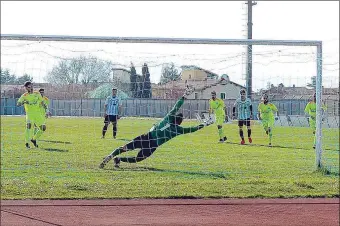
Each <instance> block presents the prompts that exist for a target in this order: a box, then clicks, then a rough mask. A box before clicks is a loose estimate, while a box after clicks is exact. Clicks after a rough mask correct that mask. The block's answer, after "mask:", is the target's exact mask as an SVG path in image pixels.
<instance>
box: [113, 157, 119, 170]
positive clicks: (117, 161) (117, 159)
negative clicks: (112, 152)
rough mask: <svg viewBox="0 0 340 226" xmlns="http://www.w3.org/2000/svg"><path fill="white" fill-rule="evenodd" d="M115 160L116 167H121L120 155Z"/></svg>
mask: <svg viewBox="0 0 340 226" xmlns="http://www.w3.org/2000/svg"><path fill="white" fill-rule="evenodd" d="M113 162H114V163H115V167H116V168H119V164H120V158H119V157H116V158H114V159H113Z"/></svg>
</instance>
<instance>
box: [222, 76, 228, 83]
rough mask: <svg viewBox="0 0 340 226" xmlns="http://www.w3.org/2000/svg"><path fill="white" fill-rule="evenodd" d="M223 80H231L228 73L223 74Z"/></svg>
mask: <svg viewBox="0 0 340 226" xmlns="http://www.w3.org/2000/svg"><path fill="white" fill-rule="evenodd" d="M221 81H227V82H228V81H229V76H228V75H227V74H223V75H222V76H221Z"/></svg>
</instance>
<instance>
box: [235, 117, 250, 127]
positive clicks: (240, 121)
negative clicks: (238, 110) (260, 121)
mask: <svg viewBox="0 0 340 226" xmlns="http://www.w3.org/2000/svg"><path fill="white" fill-rule="evenodd" d="M243 125H245V126H250V118H247V119H245V120H238V126H243Z"/></svg>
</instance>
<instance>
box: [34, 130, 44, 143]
mask: <svg viewBox="0 0 340 226" xmlns="http://www.w3.org/2000/svg"><path fill="white" fill-rule="evenodd" d="M43 133H44V131H42V130H41V129H39V130H38V132H37V133H36V134H35V135H34V136H33V140H38V139H39V137H40V136H41V135H42V134H43Z"/></svg>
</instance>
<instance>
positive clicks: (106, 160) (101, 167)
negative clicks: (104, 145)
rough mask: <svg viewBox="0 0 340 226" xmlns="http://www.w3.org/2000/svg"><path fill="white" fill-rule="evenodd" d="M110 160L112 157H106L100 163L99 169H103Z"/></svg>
mask: <svg viewBox="0 0 340 226" xmlns="http://www.w3.org/2000/svg"><path fill="white" fill-rule="evenodd" d="M111 159H112V155H108V156H106V157H105V158H104V159H103V162H102V163H100V165H99V168H100V169H103V168H104V166H105V165H106V163H108V162H109V161H110V160H111Z"/></svg>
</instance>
